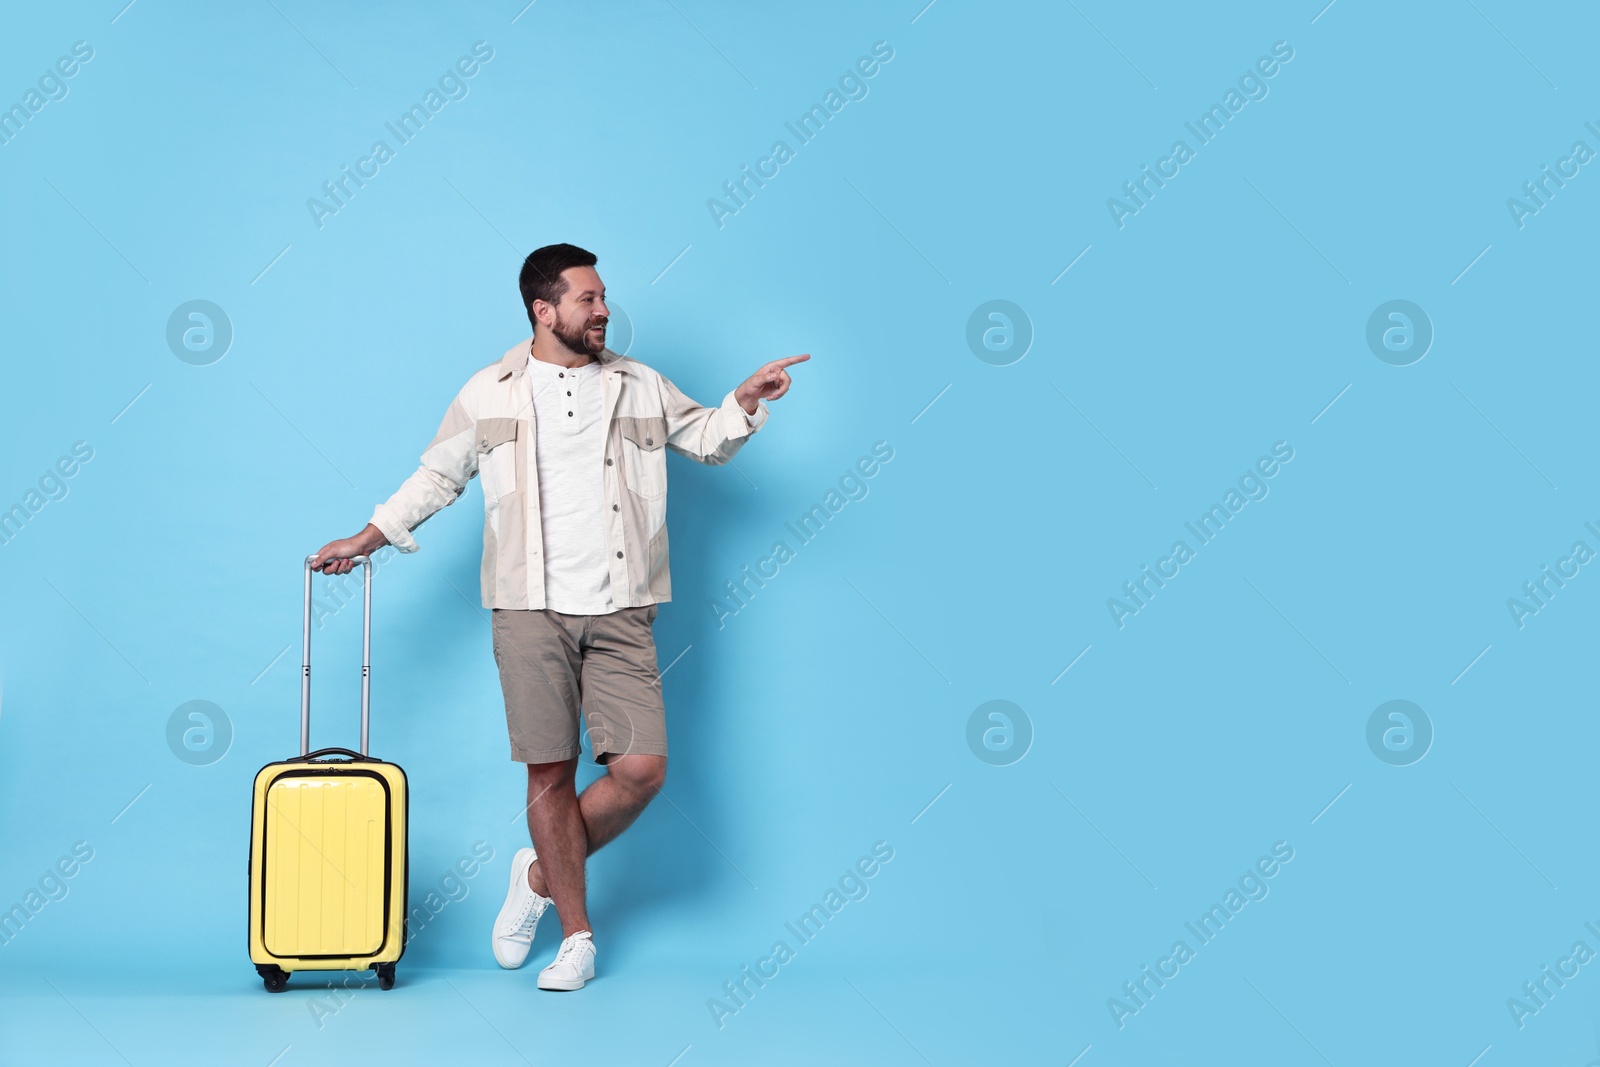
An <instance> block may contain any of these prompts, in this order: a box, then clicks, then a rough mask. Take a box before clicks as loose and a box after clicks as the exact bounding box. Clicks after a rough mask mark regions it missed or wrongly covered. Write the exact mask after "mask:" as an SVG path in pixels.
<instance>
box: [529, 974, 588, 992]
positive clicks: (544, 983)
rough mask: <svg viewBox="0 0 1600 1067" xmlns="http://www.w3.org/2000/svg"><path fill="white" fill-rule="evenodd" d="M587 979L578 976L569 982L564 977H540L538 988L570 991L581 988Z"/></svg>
mask: <svg viewBox="0 0 1600 1067" xmlns="http://www.w3.org/2000/svg"><path fill="white" fill-rule="evenodd" d="M587 981H588V979H587V978H580V979H578V980H577V981H575V982H569V981H566V980H564V979H559V978H542V977H541V978H540V979H539V988H540V989H548V990H550V991H551V992H553V993H571V992H572V991H573V990H576V989H582V988H583V986H584V983H585V982H587Z"/></svg>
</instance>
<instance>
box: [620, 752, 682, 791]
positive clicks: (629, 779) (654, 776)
mask: <svg viewBox="0 0 1600 1067" xmlns="http://www.w3.org/2000/svg"><path fill="white" fill-rule="evenodd" d="M606 770H607V772H608V773H609V774H610V775H611V776H612V778H614V779H615V780H616V782H617V784H618V785H620V786H622V787H623V788H625V789H627V790H628V791H629V792H630V793H638V794H642V795H643V796H645V797H652V796H655V794H656V790H658V789H660V788H661V786H662V784H663V783H664V782H665V781H666V780H667V757H665V756H649V755H643V754H634V755H631V756H615V757H613V758H612V759H611V760H610V761H608V762H607V764H606Z"/></svg>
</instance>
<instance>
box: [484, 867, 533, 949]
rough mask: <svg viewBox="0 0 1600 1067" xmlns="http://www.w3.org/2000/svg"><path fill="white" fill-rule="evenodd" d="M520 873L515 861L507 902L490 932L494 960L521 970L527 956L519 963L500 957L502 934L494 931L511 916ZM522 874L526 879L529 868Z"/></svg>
mask: <svg viewBox="0 0 1600 1067" xmlns="http://www.w3.org/2000/svg"><path fill="white" fill-rule="evenodd" d="M518 874H519V872H518V870H517V865H516V864H514V863H513V864H512V865H511V881H510V882H508V883H507V884H506V902H505V903H504V904H502V905H500V914H498V915H496V916H495V919H494V929H493V930H491V931H490V932H489V950H490V951H491V952H493V953H494V961H495V962H496V963H498V964H499V965H500V966H501V967H502V968H504V969H505V970H508V971H515V970H519V969H520V968H521V967H522V966H523V964H525V963H527V962H528V957H527V956H524V957H522V960H521V962H519V963H507V962H505V961H504V960H502V959H501V958H500V945H499V941H500V936H499V935H498V934H496V933H495V932H494V931H495V930H498V929H500V924H501V923H502V922H504V921H505V920H506V919H507V918H509V915H510V911H509V909H510V908H511V893H512V891H513V890H515V889H516V888H517V876H518ZM520 874H521V876H522V879H523V880H524V881H526V880H527V877H528V872H527V869H526V868H524V869H523V870H522V871H521V872H520ZM532 947H533V946H531V945H530V946H529V951H530V953H531V951H532Z"/></svg>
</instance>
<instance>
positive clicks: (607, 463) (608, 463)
mask: <svg viewBox="0 0 1600 1067" xmlns="http://www.w3.org/2000/svg"><path fill="white" fill-rule="evenodd" d="M606 466H608V467H609V466H611V461H610V460H609V459H608V460H606Z"/></svg>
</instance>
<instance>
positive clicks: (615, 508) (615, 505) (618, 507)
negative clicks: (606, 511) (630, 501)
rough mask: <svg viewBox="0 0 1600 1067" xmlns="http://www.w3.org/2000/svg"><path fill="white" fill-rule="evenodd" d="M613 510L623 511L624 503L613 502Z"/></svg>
mask: <svg viewBox="0 0 1600 1067" xmlns="http://www.w3.org/2000/svg"><path fill="white" fill-rule="evenodd" d="M611 510H612V511H621V510H622V505H621V504H612V505H611Z"/></svg>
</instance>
